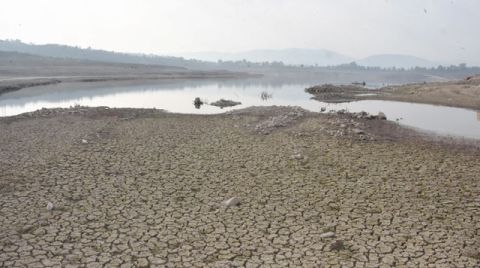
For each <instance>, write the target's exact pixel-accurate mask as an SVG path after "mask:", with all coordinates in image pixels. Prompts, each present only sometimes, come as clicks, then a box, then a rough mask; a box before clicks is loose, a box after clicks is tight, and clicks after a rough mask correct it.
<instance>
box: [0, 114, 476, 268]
mask: <svg viewBox="0 0 480 268" xmlns="http://www.w3.org/2000/svg"><path fill="white" fill-rule="evenodd" d="M268 109H269V108H251V109H250V110H242V111H237V112H232V113H229V114H223V115H213V116H204V115H198V116H197V115H177V114H168V113H163V112H162V111H158V110H134V109H107V108H88V109H87V108H75V109H58V110H41V111H39V112H35V113H29V114H24V115H20V116H15V117H9V118H1V119H0V192H1V194H0V266H1V267H60V266H62V267H102V266H105V267H118V266H121V267H149V266H150V267H201V266H207V267H232V266H246V267H260V266H262V267H286V266H292V267H299V266H304V267H392V266H410V267H478V266H479V265H480V251H479V248H480V225H479V223H480V221H479V215H480V198H479V196H480V181H479V175H478V174H480V166H479V165H478V163H479V157H480V155H479V153H478V150H466V149H465V147H464V146H462V145H459V144H455V143H450V145H446V143H444V142H443V141H442V142H440V141H432V140H428V139H427V138H425V137H423V136H419V135H416V134H414V133H413V132H411V131H410V130H407V129H403V128H400V127H399V126H398V125H395V124H394V123H391V122H386V121H380V120H366V119H365V120H363V119H355V118H353V117H349V116H348V115H342V116H336V115H321V114H311V113H307V112H305V111H303V110H301V109H298V108H295V109H287V108H282V107H276V108H273V109H274V110H270V111H269V110H268ZM353 129H360V130H362V131H360V132H359V131H353ZM397 130H398V131H404V132H403V133H411V135H410V136H409V135H390V134H389V133H392V131H393V132H395V131H397ZM399 133H402V132H399ZM412 133H413V134H412ZM232 197H237V198H238V199H239V200H240V204H239V205H238V206H231V207H227V206H225V205H224V204H223V203H222V202H223V201H224V200H227V199H229V198H232ZM48 202H51V203H52V205H53V209H52V210H48V209H47V204H48ZM49 208H50V207H49Z"/></svg>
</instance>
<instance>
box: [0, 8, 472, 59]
mask: <svg viewBox="0 0 480 268" xmlns="http://www.w3.org/2000/svg"><path fill="white" fill-rule="evenodd" d="M478 10H480V1H476V0H463V1H452V0H422V1H420V0H408V1H405V0H402V1H400V0H398V1H394V0H389V1H387V0H340V1H319V0H295V1H293V0H291V1H287V0H261V1H260V0H205V1H198V0H175V1H173V0H171V1H168V0H164V1H153V0H145V1H127V0H121V1H119V0H104V1H92V0H88V1H65V0H48V1H39V0H31V1H27V0H15V1H4V2H3V3H2V8H1V9H0V39H21V40H23V41H27V42H33V43H36V44H44V43H59V44H67V45H75V46H81V47H89V46H91V47H94V48H100V49H107V50H115V51H123V52H142V53H154V54H164V55H165V54H170V55H181V54H182V53H187V52H195V51H221V52H234V51H243V50H251V49H283V48H293V47H294V48H314V49H317V48H318V49H329V50H333V51H336V52H339V53H342V54H345V55H348V56H351V57H355V58H362V57H366V56H369V55H373V54H408V55H414V56H418V57H423V58H426V59H429V60H433V61H438V62H448V63H459V62H466V63H467V64H469V65H480V30H479V28H478Z"/></svg>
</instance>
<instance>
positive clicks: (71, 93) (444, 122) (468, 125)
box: [0, 80, 480, 139]
mask: <svg viewBox="0 0 480 268" xmlns="http://www.w3.org/2000/svg"><path fill="white" fill-rule="evenodd" d="M309 86H312V85H311V84H280V85H279V84H275V85H269V84H256V83H241V82H239V81H235V82H225V81H208V80H201V81H169V82H162V83H159V82H156V83H153V82H152V83H146V84H144V85H134V84H128V83H127V84H124V85H118V84H117V85H114V84H109V83H88V84H86V83H78V84H65V83H62V84H56V85H50V86H42V87H33V88H27V89H23V90H19V91H16V92H11V93H7V94H4V95H1V96H0V116H11V115H16V114H20V113H24V112H30V111H34V110H37V109H41V108H43V107H45V108H54V107H70V106H74V105H84V106H109V107H131V108H158V109H165V110H167V111H169V112H174V113H191V114H215V113H221V112H225V111H229V110H232V109H238V108H245V107H248V106H269V105H290V106H301V107H303V108H305V109H307V110H310V111H315V112H318V111H320V109H321V108H322V107H326V108H327V111H330V110H340V109H346V110H348V111H351V112H360V111H366V112H368V113H372V114H377V113H378V112H380V111H382V112H384V113H385V114H386V115H387V118H388V119H389V120H392V121H398V122H399V123H400V124H403V125H406V126H409V127H414V128H417V129H419V130H424V131H431V132H435V133H437V134H442V135H452V136H462V137H466V138H477V139H479V138H480V112H476V111H472V110H467V109H459V108H451V107H444V106H434V105H426V104H413V103H403V102H392V101H358V102H350V103H341V104H327V103H322V102H318V101H315V100H311V99H310V97H311V96H310V95H309V94H307V93H305V92H304V89H305V88H306V87H309ZM262 93H263V94H262ZM265 95H268V96H269V97H268V98H265ZM195 97H200V98H201V99H202V100H204V101H206V102H214V101H217V100H219V99H220V98H224V99H229V100H234V101H240V102H242V104H241V105H238V106H235V107H228V108H224V109H221V108H218V107H214V106H210V105H202V106H201V107H200V108H199V109H197V108H195V106H194V105H193V100H194V99H195Z"/></svg>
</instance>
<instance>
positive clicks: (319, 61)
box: [182, 48, 354, 66]
mask: <svg viewBox="0 0 480 268" xmlns="http://www.w3.org/2000/svg"><path fill="white" fill-rule="evenodd" d="M182 56H183V57H185V58H188V59H197V60H202V61H213V62H217V61H218V60H222V61H241V60H246V61H250V62H283V63H284V64H287V65H312V66H313V65H318V66H333V65H339V64H344V63H349V62H351V61H353V60H354V59H353V58H351V57H348V56H345V55H341V54H339V53H336V52H334V51H330V50H325V49H300V48H290V49H282V50H271V49H260V50H250V51H243V52H236V53H222V52H197V53H186V54H183V55H182Z"/></svg>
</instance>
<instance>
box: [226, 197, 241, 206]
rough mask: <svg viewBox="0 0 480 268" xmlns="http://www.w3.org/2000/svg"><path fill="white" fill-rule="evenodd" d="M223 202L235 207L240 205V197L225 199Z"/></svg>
mask: <svg viewBox="0 0 480 268" xmlns="http://www.w3.org/2000/svg"><path fill="white" fill-rule="evenodd" d="M223 204H224V205H225V206H226V207H234V206H238V205H239V204H240V199H239V198H238V197H232V198H230V199H228V200H225V201H223Z"/></svg>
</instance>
